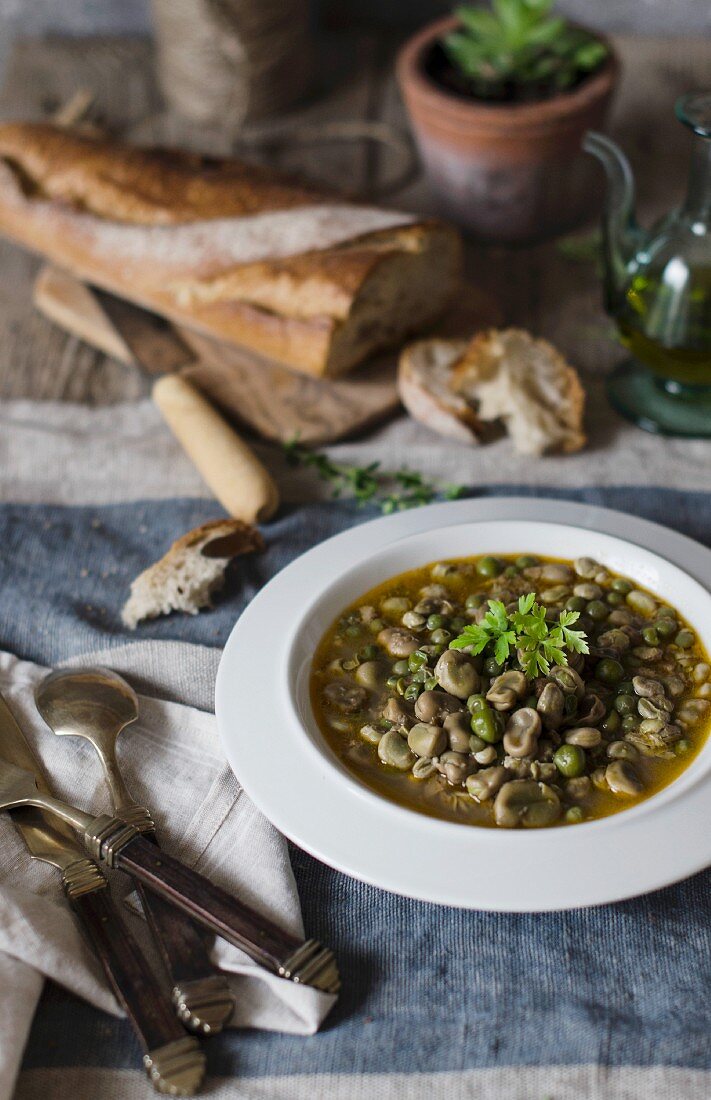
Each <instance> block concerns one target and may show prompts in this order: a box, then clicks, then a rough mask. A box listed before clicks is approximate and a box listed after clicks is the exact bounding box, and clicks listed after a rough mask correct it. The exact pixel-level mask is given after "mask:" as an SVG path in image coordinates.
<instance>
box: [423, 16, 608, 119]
mask: <svg viewBox="0 0 711 1100" xmlns="http://www.w3.org/2000/svg"><path fill="white" fill-rule="evenodd" d="M552 7H553V0H491V10H488V9H486V8H482V7H475V6H474V5H469V4H468V5H466V6H463V7H460V8H457V9H456V11H455V14H456V16H457V18H458V19H459V22H460V24H461V25H460V27H459V29H457V30H455V31H452V32H451V33H450V34H448V35H447V36H446V37H445V38H444V39H443V40H442V45H443V47H444V50H445V52H446V54H447V56H448V57H449V60H450V61H451V63H452V64H453V65H454V66H455V68H456V69H457V70H458V71H459V73H460V74H461V75H462V76H463V77H464V78H465V79H466V81H467V84H468V86H469V89H470V90H471V92H472V93H473V94H474V95H476V96H479V97H481V98H483V99H530V98H539V97H541V96H545V95H550V94H554V93H555V92H562V91H565V90H566V89H567V88H571V87H572V86H573V85H574V84H576V83H577V82H578V81H579V80H580V79H581V77H583V76H584V75H585V74H586V73H589V72H592V71H593V70H594V69H597V68H598V67H599V66H600V65H601V64H602V62H603V61H604V59H605V57H606V56H607V47H606V46H605V44H604V43H603V42H601V41H600V39H598V38H595V37H594V35H592V34H590V33H589V32H588V31H585V30H583V29H582V28H581V27H575V26H572V25H571V24H570V23H568V22H567V21H566V20H565V19H563V18H561V17H560V16H552V15H551V9H552Z"/></svg>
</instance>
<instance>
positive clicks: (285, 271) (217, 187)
mask: <svg viewBox="0 0 711 1100" xmlns="http://www.w3.org/2000/svg"><path fill="white" fill-rule="evenodd" d="M0 232H2V233H5V234H6V235H7V236H9V237H11V238H13V239H14V240H16V241H18V242H19V243H21V244H23V245H25V246H26V247H28V248H32V249H34V250H35V251H37V252H39V253H41V254H42V255H44V256H46V257H48V258H49V259H51V260H52V261H53V262H54V263H56V264H58V265H59V266H60V267H64V268H67V269H68V270H69V271H71V272H72V273H73V274H74V275H76V276H78V277H79V278H81V279H84V280H86V281H89V282H93V283H95V284H97V285H98V286H101V287H104V288H105V289H107V290H110V291H112V292H113V293H115V294H118V295H123V296H124V297H126V298H129V299H131V300H132V301H135V302H137V303H138V304H139V305H142V306H144V307H146V308H148V309H153V310H155V311H157V312H159V313H162V314H165V315H166V316H168V317H170V318H171V319H173V320H175V321H177V322H178V323H181V324H187V325H192V326H194V327H195V328H197V329H200V330H202V331H204V332H206V333H208V334H209V335H213V336H217V337H219V338H221V339H224V340H227V341H229V342H232V343H236V344H241V345H243V346H245V347H249V348H252V349H254V350H255V351H257V352H258V353H260V354H261V355H264V356H267V357H268V358H272V359H275V360H277V361H279V362H282V363H285V364H286V365H287V366H290V367H292V368H294V369H297V370H301V371H304V372H306V373H309V374H313V375H317V376H320V375H340V374H343V373H345V372H346V371H348V370H350V369H351V367H353V366H354V365H356V364H357V363H358V362H360V361H361V360H362V359H364V358H365V357H366V356H368V355H370V354H371V353H373V352H375V351H377V350H380V349H381V348H384V347H387V346H392V345H395V344H397V343H399V342H401V341H402V340H403V339H404V338H405V337H406V336H408V335H410V334H411V333H414V332H418V331H421V330H422V329H423V328H425V327H426V326H427V325H429V324H430V323H431V322H432V321H434V320H436V318H437V317H438V316H439V315H440V314H441V313H442V311H443V310H444V309H445V307H446V305H447V304H448V302H449V300H450V298H451V296H452V294H453V292H454V291H455V289H456V286H457V283H458V279H459V272H460V262H461V243H460V240H459V236H458V234H457V233H456V231H455V230H454V229H452V228H451V227H449V226H447V225H445V224H444V223H442V222H438V221H434V220H428V221H421V220H418V219H417V218H415V217H413V216H411V215H408V214H402V213H398V212H397V211H389V210H380V209H377V208H375V207H370V206H364V205H359V204H354V203H347V202H345V201H344V200H342V199H340V198H338V197H337V196H333V195H330V194H328V193H326V192H325V191H323V190H320V189H318V188H312V187H308V186H304V185H303V184H299V183H297V182H295V181H294V180H293V179H290V178H287V177H282V176H279V175H278V174H277V173H274V172H272V171H269V170H268V169H266V168H262V167H257V166H251V165H247V164H243V163H241V162H239V161H236V160H234V159H231V158H222V159H219V158H214V159H212V158H203V157H198V156H193V155H191V154H188V153H185V152H182V151H180V150H167V149H136V148H133V147H131V146H123V145H121V144H119V143H117V142H115V141H110V140H107V139H100V138H97V137H90V136H87V135H85V134H77V133H71V132H68V131H66V130H63V129H61V128H57V127H52V126H49V125H43V124H38V123H16V124H7V125H0Z"/></svg>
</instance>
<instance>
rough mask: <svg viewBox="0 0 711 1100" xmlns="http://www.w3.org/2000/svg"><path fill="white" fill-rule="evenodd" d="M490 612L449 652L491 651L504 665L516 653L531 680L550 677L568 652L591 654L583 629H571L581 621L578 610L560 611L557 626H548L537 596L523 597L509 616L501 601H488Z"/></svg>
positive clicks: (467, 629)
mask: <svg viewBox="0 0 711 1100" xmlns="http://www.w3.org/2000/svg"><path fill="white" fill-rule="evenodd" d="M488 604H489V610H488V611H487V612H486V614H485V615H484V617H483V619H482V620H481V622H479V623H471V624H470V625H469V626H465V627H464V630H463V631H462V633H461V634H460V635H459V636H458V637H457V638H454V639H453V640H452V641H451V642H450V643H449V647H450V649H469V650H470V652H471V653H473V654H474V655H476V654H479V653H483V652H484V650H485V649H487V648H488V649H489V651H490V652H491V654H492V655H493V657H494V659H495V661H496V663H497V664H499V665H503V664H504V663H505V662H506V661H507V660H508V658H509V656H510V654H511V651H512V650H513V651H514V652H517V654H518V657H519V660H520V662H521V667H522V668H523V671H524V672H525V673H526V676H527V677H528V678H529V680H533V679H535V677H536V676H539V675H543V676H547V675H548V673H549V672H550V670H551V665H567V663H568V655H567V653H566V650H567V651H568V652H569V653H588V652H589V649H588V643H587V639H586V635H585V632H584V631H583V630H572V629H571V628H572V627H573V626H574V625H575V623H576V622H577V621H578V619H579V618H580V613H579V612H578V611H561V612H560V614H559V615H558V622H557V623H549V622H548V620H547V619H546V609H545V608H544V607H541V606H540V605H539V604H537V603H536V596H535V593H533V592H529V593H528V595H526V596H520V597H519V601H518V608H517V610H516V611H514V612H513V613H511V614H509V613H508V612H507V611H506V608H505V607H504V605H503V603H502V602H501V600H489V601H488Z"/></svg>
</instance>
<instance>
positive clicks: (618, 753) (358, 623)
mask: <svg viewBox="0 0 711 1100" xmlns="http://www.w3.org/2000/svg"><path fill="white" fill-rule="evenodd" d="M311 697H312V703H313V707H314V712H315V714H316V718H317V721H318V724H319V727H320V729H321V732H322V733H323V735H324V737H325V739H326V741H327V742H328V744H329V745H330V747H331V748H332V749H333V751H334V752H335V753H336V755H337V756H338V757H339V759H340V760H341V761H342V762H343V764H344V765H345V766H346V767H347V768H348V770H349V771H351V772H352V773H353V774H354V775H355V776H357V777H358V779H360V780H361V781H362V782H363V783H365V784H366V785H367V786H368V787H371V788H373V789H374V790H376V791H377V792H378V793H379V794H381V795H384V796H385V797H387V798H389V799H391V800H393V801H395V802H398V803H400V804H401V805H403V806H406V807H408V808H410V809H413V810H418V811H420V812H422V813H425V814H429V815H431V816H434V817H439V818H444V819H446V820H450V821H457V822H462V823H466V824H471V825H485V826H494V827H495V826H500V827H504V828H514V827H521V826H523V827H528V828H531V827H533V828H535V827H541V826H548V825H575V824H579V823H581V822H585V821H589V820H591V819H594V818H599V817H605V816H607V815H609V814H613V813H617V812H619V811H620V810H624V809H626V808H627V807H629V806H632V805H635V804H636V803H638V802H640V801H642V800H643V799H646V798H649V797H650V795H652V794H654V793H655V792H657V791H659V790H660V789H661V788H662V787H665V786H666V785H667V784H669V783H671V782H672V781H673V780H674V779H675V778H676V777H677V776H678V775H679V773H680V772H681V771H683V769H684V768H685V767H687V766H688V764H689V763H690V761H691V760H692V759H693V758H694V756H695V755H696V753H697V752H698V751H699V750H700V748H701V747H702V744H703V742H704V740H705V738H706V735H707V733H708V730H709V724H710V722H711V665H710V663H709V660H708V657H707V655H706V653H705V652H704V649H703V646H702V644H701V642H700V640H699V639H698V637H697V635H696V633H695V632H694V630H693V629H692V628H691V627H690V625H689V624H688V623H687V622H685V621H684V620H683V618H682V616H681V615H680V614H679V613H678V612H677V611H676V610H675V609H674V608H673V607H671V606H670V605H668V604H667V603H665V602H664V601H662V600H660V599H659V598H658V597H657V596H655V595H653V594H652V593H650V592H648V591H646V590H645V589H644V588H642V587H640V586H639V585H637V584H635V583H634V582H633V581H632V580H631V579H628V578H626V577H621V576H617V575H615V574H614V573H612V572H610V571H609V570H608V569H606V568H605V567H604V566H602V565H600V564H599V563H598V562H596V561H593V560H592V559H591V558H578V559H577V560H576V561H574V562H568V561H562V560H558V559H550V558H545V559H544V558H538V557H535V556H532V555H528V554H521V555H519V556H517V557H511V556H506V557H494V556H491V555H485V556H483V557H472V558H466V559H456V560H450V561H439V562H435V563H434V564H431V565H427V566H424V567H422V568H419V569H414V570H411V571H409V572H407V573H403V574H401V575H400V576H397V577H394V578H392V579H391V580H389V581H386V582H385V583H384V584H381V585H379V586H378V587H377V588H375V589H373V590H372V591H370V592H368V593H366V595H365V596H363V597H362V599H360V600H358V601H357V603H355V604H353V605H352V606H351V607H349V608H347V609H346V610H345V611H344V612H343V613H342V614H341V615H340V616H339V618H338V620H337V621H336V622H335V623H334V624H333V625H332V626H331V627H330V629H329V630H328V631H327V632H326V634H325V636H324V637H323V638H322V640H321V642H320V643H319V645H318V648H317V650H316V653H315V655H314V660H313V666H312V675H311Z"/></svg>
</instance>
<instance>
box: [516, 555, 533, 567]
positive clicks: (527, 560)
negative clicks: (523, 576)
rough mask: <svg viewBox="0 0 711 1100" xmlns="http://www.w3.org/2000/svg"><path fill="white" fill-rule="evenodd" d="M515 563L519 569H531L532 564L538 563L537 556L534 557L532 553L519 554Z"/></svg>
mask: <svg viewBox="0 0 711 1100" xmlns="http://www.w3.org/2000/svg"><path fill="white" fill-rule="evenodd" d="M516 565H517V566H518V567H519V569H531V568H532V566H534V565H538V558H534V557H533V555H532V554H519V556H518V557H517V558H516Z"/></svg>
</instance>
